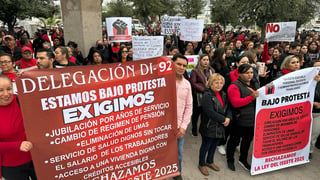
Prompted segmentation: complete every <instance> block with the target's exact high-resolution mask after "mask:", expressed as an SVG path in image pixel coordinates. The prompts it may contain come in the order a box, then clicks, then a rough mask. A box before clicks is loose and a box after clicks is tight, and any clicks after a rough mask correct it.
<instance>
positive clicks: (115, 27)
mask: <svg viewBox="0 0 320 180" xmlns="http://www.w3.org/2000/svg"><path fill="white" fill-rule="evenodd" d="M106 26H107V27H106V29H107V33H108V37H109V41H110V42H127V41H131V34H132V20H131V18H130V17H111V18H106Z"/></svg>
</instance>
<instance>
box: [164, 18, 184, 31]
mask: <svg viewBox="0 0 320 180" xmlns="http://www.w3.org/2000/svg"><path fill="white" fill-rule="evenodd" d="M183 19H185V17H183V16H163V17H162V19H161V34H162V35H172V32H173V31H175V30H176V33H177V35H178V34H179V32H180V23H181V20H183Z"/></svg>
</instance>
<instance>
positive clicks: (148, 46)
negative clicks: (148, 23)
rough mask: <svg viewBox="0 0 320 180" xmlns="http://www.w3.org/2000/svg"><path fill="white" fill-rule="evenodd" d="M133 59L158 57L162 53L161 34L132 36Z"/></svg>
mask: <svg viewBox="0 0 320 180" xmlns="http://www.w3.org/2000/svg"><path fill="white" fill-rule="evenodd" d="M132 48H133V60H138V59H147V58H153V57H158V56H161V55H162V54H163V36H133V37H132Z"/></svg>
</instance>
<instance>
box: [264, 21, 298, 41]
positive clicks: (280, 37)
mask: <svg viewBox="0 0 320 180" xmlns="http://www.w3.org/2000/svg"><path fill="white" fill-rule="evenodd" d="M296 28H297V22H296V21H292V22H277V23H268V24H267V27H266V38H267V39H268V41H269V42H271V41H288V42H293V41H294V39H295V35H296Z"/></svg>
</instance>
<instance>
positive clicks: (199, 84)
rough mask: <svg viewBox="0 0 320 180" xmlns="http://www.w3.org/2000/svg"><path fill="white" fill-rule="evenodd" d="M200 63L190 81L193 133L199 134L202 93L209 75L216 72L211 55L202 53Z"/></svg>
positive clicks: (193, 70)
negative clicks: (210, 61)
mask: <svg viewBox="0 0 320 180" xmlns="http://www.w3.org/2000/svg"><path fill="white" fill-rule="evenodd" d="M199 59H200V60H199V61H198V64H197V65H196V67H195V68H194V69H192V71H191V74H190V83H191V87H192V89H193V93H194V94H193V102H194V103H193V113H192V135H193V136H198V128H197V124H198V118H199V115H200V114H201V100H202V95H203V93H204V91H205V89H206V83H207V80H208V79H209V77H210V76H211V75H212V74H213V73H214V72H215V70H214V69H213V68H212V67H211V66H210V63H209V55H207V54H202V55H201V56H200V58H199Z"/></svg>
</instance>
